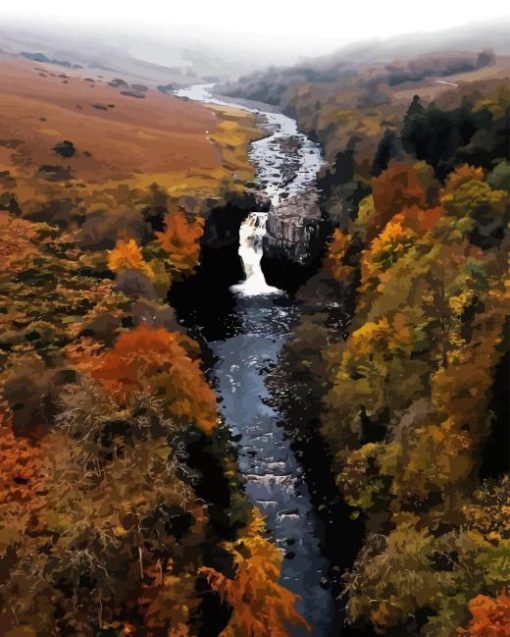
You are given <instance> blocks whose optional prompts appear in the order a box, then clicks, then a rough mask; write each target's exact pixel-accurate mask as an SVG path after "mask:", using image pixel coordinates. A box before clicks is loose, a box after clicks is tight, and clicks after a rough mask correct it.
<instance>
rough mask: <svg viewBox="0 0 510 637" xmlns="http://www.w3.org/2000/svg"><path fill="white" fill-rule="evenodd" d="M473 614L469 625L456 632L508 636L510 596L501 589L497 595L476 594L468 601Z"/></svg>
mask: <svg viewBox="0 0 510 637" xmlns="http://www.w3.org/2000/svg"><path fill="white" fill-rule="evenodd" d="M469 610H470V612H471V615H472V616H473V617H472V619H471V621H470V623H469V626H468V627H467V629H466V628H459V629H458V630H457V632H458V633H459V635H463V636H464V637H510V596H509V595H508V594H507V593H506V592H505V591H501V592H500V593H499V595H498V596H497V597H495V598H494V597H488V596H487V595H477V596H476V597H474V598H473V599H472V600H471V601H470V602H469Z"/></svg>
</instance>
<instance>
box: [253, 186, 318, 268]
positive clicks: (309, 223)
mask: <svg viewBox="0 0 510 637" xmlns="http://www.w3.org/2000/svg"><path fill="white" fill-rule="evenodd" d="M324 225H325V224H324V220H323V217H322V213H321V210H320V208H319V201H318V193H317V191H316V190H315V189H310V190H308V191H307V192H306V193H305V194H303V195H294V196H293V197H289V198H288V199H287V200H286V201H284V202H283V203H281V204H279V205H278V206H273V207H271V209H270V210H269V214H268V219H267V234H266V235H265V236H264V245H263V248H264V257H265V258H270V259H281V260H285V261H290V262H292V263H295V264H297V265H303V266H307V265H310V264H311V263H313V262H314V261H315V260H316V259H317V256H318V254H319V253H320V250H321V247H322V243H323V242H322V239H323V238H324V230H325V228H324Z"/></svg>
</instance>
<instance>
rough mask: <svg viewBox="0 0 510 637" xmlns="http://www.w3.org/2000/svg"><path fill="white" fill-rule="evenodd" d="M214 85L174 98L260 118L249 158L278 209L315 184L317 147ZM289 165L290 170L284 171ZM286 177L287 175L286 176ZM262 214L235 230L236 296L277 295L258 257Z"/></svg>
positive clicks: (289, 123)
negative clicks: (240, 270) (260, 131)
mask: <svg viewBox="0 0 510 637" xmlns="http://www.w3.org/2000/svg"><path fill="white" fill-rule="evenodd" d="M213 86H214V84H198V85H197V84H195V85H193V86H189V87H186V88H184V89H180V90H178V91H176V93H175V95H177V96H178V97H187V98H189V99H192V100H198V101H201V102H205V103H209V104H218V105H221V106H229V107H232V106H234V107H235V108H239V109H242V110H246V111H249V112H251V113H255V114H256V115H257V116H259V117H260V118H261V119H262V120H263V124H264V128H265V129H266V130H267V131H268V133H269V134H268V135H267V137H264V138H263V139H259V140H257V141H255V142H253V143H252V144H251V147H250V152H249V156H250V160H251V162H252V163H253V165H254V166H255V168H256V170H257V179H258V182H259V185H260V187H261V190H262V191H263V192H264V194H265V195H267V196H268V197H269V199H270V201H271V206H272V207H273V208H277V207H278V205H279V204H280V202H281V200H282V198H284V197H288V196H290V195H295V194H299V193H302V192H304V191H305V190H306V189H307V188H308V187H309V186H310V185H311V184H312V183H313V182H314V181H315V178H316V176H317V173H318V171H319V169H320V168H321V166H322V164H323V159H322V155H321V149H320V146H319V145H318V144H316V143H315V142H313V141H312V140H311V139H309V138H308V137H307V136H306V135H303V134H302V133H300V132H299V131H298V129H297V124H296V121H295V120H294V119H292V118H290V117H287V115H284V114H283V113H278V112H271V111H269V110H267V111H266V110H262V109H261V108H259V107H258V106H257V107H250V106H247V105H246V103H243V104H237V103H233V101H232V102H226V101H223V100H221V99H220V98H216V97H214V96H213V95H212V93H211V89H212V87H213ZM291 140H294V142H295V148H293V149H292V150H290V151H289V149H285V148H284V144H285V143H286V142H289V141H291ZM289 164H291V165H292V166H291V169H290V170H289ZM289 173H290V176H289ZM266 224H267V212H251V213H250V214H248V216H247V217H246V219H245V220H244V221H243V223H242V224H241V228H240V231H239V256H240V257H241V259H242V262H243V267H244V272H245V275H246V280H245V281H242V282H240V283H238V284H237V285H234V286H233V288H232V290H233V291H234V292H236V293H237V294H239V295H241V296H263V295H269V294H281V291H280V290H278V289H277V288H275V287H272V286H270V285H268V284H267V283H266V280H265V278H264V273H263V271H262V268H261V266H260V263H261V260H262V254H263V237H264V235H265V234H266Z"/></svg>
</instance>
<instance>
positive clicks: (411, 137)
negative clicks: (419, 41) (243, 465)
mask: <svg viewBox="0 0 510 637" xmlns="http://www.w3.org/2000/svg"><path fill="white" fill-rule="evenodd" d="M313 90H314V87H313V85H311V86H308V87H299V88H298V89H297V90H296V92H295V95H294V96H293V97H292V98H291V103H292V105H293V108H294V109H295V110H296V111H297V112H298V113H299V112H300V109H302V111H303V113H304V115H303V121H304V122H308V123H307V124H306V125H310V124H309V122H310V120H309V119H307V118H308V117H309V116H310V114H311V113H312V111H311V110H310V106H309V104H310V102H311V101H312V95H313ZM459 93H461V94H460V95H459ZM509 97H510V96H509V92H508V86H507V85H505V84H503V83H500V82H499V83H489V84H488V85H482V84H481V83H480V84H478V85H475V86H472V85H470V86H468V88H464V89H463V90H462V91H455V92H452V93H450V94H449V95H446V96H444V97H443V98H442V99H441V105H440V104H438V103H435V102H434V101H425V102H424V101H423V100H422V99H420V97H419V96H418V95H416V96H414V98H412V100H411V101H410V103H409V104H408V108H407V110H404V111H403V114H402V116H401V117H400V118H399V119H395V118H393V121H392V122H391V125H389V123H387V125H386V126H384V125H382V126H381V122H380V121H379V122H378V126H377V128H376V133H375V134H374V133H373V132H372V131H373V126H370V118H373V117H374V116H375V113H374V110H373V107H367V108H366V109H365V110H363V109H358V110H357V111H356V113H355V114H353V115H352V117H351V116H350V114H349V113H348V112H347V113H345V114H343V115H342V116H341V119H337V120H336V121H335V120H333V117H332V116H331V110H330V109H331V107H330V103H331V97H330V98H329V103H328V101H327V100H325V104H324V107H323V110H322V111H321V104H320V102H317V106H318V108H319V110H318V111H313V112H314V121H315V126H316V128H315V131H316V135H317V136H318V137H319V138H320V139H322V138H327V139H328V142H329V144H330V147H334V145H335V144H337V143H338V140H339V139H344V141H345V149H344V150H339V151H337V152H335V151H333V152H332V153H331V161H330V168H329V169H328V170H327V171H326V172H325V174H324V175H323V179H322V183H323V192H324V206H325V209H326V210H327V211H328V213H329V218H330V222H331V223H332V225H333V227H334V229H333V232H332V237H331V240H330V243H329V245H328V248H327V253H326V256H325V258H324V263H323V267H322V268H321V270H320V271H319V273H318V274H317V275H316V276H315V281H316V284H317V285H322V286H324V285H325V284H326V289H327V290H328V294H329V298H331V297H332V293H331V289H333V290H334V292H333V298H335V297H336V299H337V300H338V301H339V302H340V303H341V304H342V305H343V307H344V308H345V307H351V308H353V310H352V316H350V317H348V319H347V320H346V319H345V316H343V318H342V317H340V319H339V312H338V309H337V307H336V306H337V305H338V304H331V303H329V305H328V304H326V303H325V302H323V303H319V304H318V306H317V307H316V308H313V306H312V307H311V308H310V309H309V311H308V313H307V314H306V315H305V316H304V317H303V318H302V320H301V322H300V324H299V325H298V326H297V327H296V328H295V329H294V332H293V335H292V339H291V341H290V342H289V344H288V345H287V347H286V350H285V352H284V354H283V356H282V358H281V373H282V374H283V375H284V377H285V378H286V382H287V384H288V387H289V389H288V391H287V395H286V396H284V397H283V398H280V400H281V401H282V402H283V405H284V407H285V409H286V411H287V413H288V415H289V419H290V421H291V423H292V424H291V427H292V428H293V430H294V431H295V432H297V433H298V434H301V435H304V436H305V437H308V438H310V436H320V437H321V438H322V439H323V440H324V441H325V443H326V446H327V449H328V451H329V456H330V466H331V470H332V471H333V473H334V476H335V482H336V485H337V488H338V490H339V492H340V493H341V496H342V498H343V499H344V501H345V502H346V503H347V504H348V505H349V507H350V511H351V513H350V515H351V517H352V518H353V519H359V520H361V521H362V523H363V527H364V529H365V531H364V541H363V545H362V547H361V550H360V551H359V553H358V556H357V558H356V559H355V561H354V564H353V565H352V568H350V569H349V571H348V572H347V573H346V574H344V577H343V590H344V595H345V599H346V606H347V608H346V609H347V619H348V622H349V623H350V624H351V625H352V626H354V627H358V629H359V630H360V632H361V634H363V631H364V628H363V627H365V628H367V629H368V627H369V626H371V627H372V628H373V629H375V630H376V632H377V633H385V634H389V635H418V634H420V635H428V636H434V637H435V636H437V637H447V636H452V635H459V634H460V635H470V636H472V637H475V636H476V637H482V636H484V637H485V636H489V635H501V636H503V635H507V634H508V627H509V626H510V597H509V596H508V588H507V587H508V582H509V581H510V570H509V569H510V562H509V559H508V556H509V554H510V527H509V519H510V518H509V513H510V481H509V478H508V474H507V473H506V472H507V471H508V449H509V436H508V434H509V431H508V394H507V392H508V386H509V378H508V371H509V359H508V351H509V342H508V336H509V331H508V327H509V326H508V307H509V306H508V303H509V297H508V284H509V279H508V260H507V256H508V248H509V244H508V241H509V236H508V230H507V228H508V222H509V219H510V162H509V161H508V150H509V148H510V145H509V128H508V122H509V113H510V101H509ZM333 99H337V96H336V95H335V96H334V98H333ZM443 104H445V105H443ZM367 110H369V111H370V112H369V113H368V114H367ZM328 111H329V115H328V119H327V120H325V118H324V116H323V113H328ZM353 118H354V122H353ZM367 119H368V120H369V121H368V122H367ZM356 122H358V124H357V125H356ZM360 122H361V123H362V125H359V123H360ZM349 129H350V131H351V132H349ZM337 131H338V132H337ZM335 135H336V137H335ZM309 285H310V284H309ZM310 405H312V408H310ZM337 541H338V542H339V543H341V542H342V538H341V537H338V538H337Z"/></svg>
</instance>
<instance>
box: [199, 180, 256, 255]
mask: <svg viewBox="0 0 510 637" xmlns="http://www.w3.org/2000/svg"><path fill="white" fill-rule="evenodd" d="M267 206H268V203H267V202H265V201H263V197H261V196H259V195H258V193H255V192H250V191H247V192H246V193H243V194H241V195H238V194H235V193H232V194H228V195H227V196H226V197H225V203H224V204H223V205H219V206H215V207H213V208H211V209H210V210H209V211H208V212H207V213H206V215H205V228H204V236H203V237H202V248H205V249H211V250H221V249H223V248H231V247H234V248H235V251H236V254H237V249H238V246H239V228H240V226H241V223H242V221H243V220H244V219H245V218H246V216H247V215H248V213H249V212H253V211H254V210H264V209H267Z"/></svg>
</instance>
